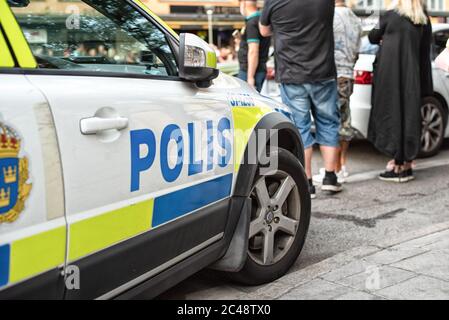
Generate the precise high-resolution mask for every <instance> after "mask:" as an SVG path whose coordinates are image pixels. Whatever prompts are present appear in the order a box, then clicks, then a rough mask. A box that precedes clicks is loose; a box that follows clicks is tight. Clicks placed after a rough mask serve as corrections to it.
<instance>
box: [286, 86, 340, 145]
mask: <svg viewBox="0 0 449 320" xmlns="http://www.w3.org/2000/svg"><path fill="white" fill-rule="evenodd" d="M281 96H282V101H283V102H284V103H285V104H286V105H288V106H289V107H290V109H291V111H292V116H293V120H294V122H295V124H296V126H297V127H298V129H299V131H300V133H301V137H302V140H303V143H304V148H306V149H307V148H310V147H312V146H313V145H314V144H315V143H318V144H319V145H321V146H328V147H338V146H339V143H340V137H339V130H340V112H339V103H338V91H337V81H336V80H333V79H332V80H326V81H321V82H314V83H306V84H301V85H299V84H285V83H283V84H282V85H281ZM312 115H313V118H314V120H315V127H316V134H315V137H316V139H315V138H314V137H313V135H312V133H311V129H312Z"/></svg>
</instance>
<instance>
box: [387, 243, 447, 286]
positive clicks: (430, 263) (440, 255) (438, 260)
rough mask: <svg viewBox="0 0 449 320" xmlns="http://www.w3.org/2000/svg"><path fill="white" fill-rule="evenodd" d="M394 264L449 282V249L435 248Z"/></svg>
mask: <svg viewBox="0 0 449 320" xmlns="http://www.w3.org/2000/svg"><path fill="white" fill-rule="evenodd" d="M392 266H393V267H397V268H401V269H405V270H409V271H413V272H415V273H420V274H424V275H428V276H432V277H435V278H439V279H442V280H446V281H448V282H449V250H433V251H431V252H427V253H425V254H422V255H419V256H416V257H412V258H409V259H405V260H403V261H401V262H398V263H395V264H393V265H392Z"/></svg>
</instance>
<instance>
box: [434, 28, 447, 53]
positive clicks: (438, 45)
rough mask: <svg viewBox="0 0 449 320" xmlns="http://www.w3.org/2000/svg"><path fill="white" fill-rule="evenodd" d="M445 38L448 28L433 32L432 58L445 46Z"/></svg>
mask: <svg viewBox="0 0 449 320" xmlns="http://www.w3.org/2000/svg"><path fill="white" fill-rule="evenodd" d="M447 39H449V30H441V31H437V32H435V33H434V34H433V58H436V57H437V56H438V55H439V54H440V53H441V52H442V51H443V50H444V49H445V48H446V42H447Z"/></svg>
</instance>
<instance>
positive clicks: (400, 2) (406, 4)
mask: <svg viewBox="0 0 449 320" xmlns="http://www.w3.org/2000/svg"><path fill="white" fill-rule="evenodd" d="M393 9H394V10H396V11H397V12H398V13H399V14H400V15H401V16H405V17H407V18H409V19H410V20H412V22H413V23H414V24H427V22H428V18H427V16H426V14H425V12H424V4H423V0H396V3H394V4H393Z"/></svg>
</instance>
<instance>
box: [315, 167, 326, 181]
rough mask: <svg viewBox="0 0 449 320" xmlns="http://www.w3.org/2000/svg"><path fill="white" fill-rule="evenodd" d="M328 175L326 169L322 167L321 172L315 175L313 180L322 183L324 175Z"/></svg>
mask: <svg viewBox="0 0 449 320" xmlns="http://www.w3.org/2000/svg"><path fill="white" fill-rule="evenodd" d="M325 175H326V169H324V168H321V169H320V173H319V174H316V175H314V176H313V178H312V180H313V182H314V183H316V184H322V183H323V179H324V176H325Z"/></svg>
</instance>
